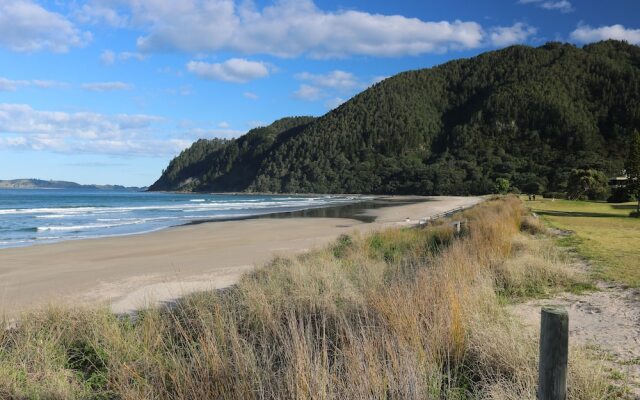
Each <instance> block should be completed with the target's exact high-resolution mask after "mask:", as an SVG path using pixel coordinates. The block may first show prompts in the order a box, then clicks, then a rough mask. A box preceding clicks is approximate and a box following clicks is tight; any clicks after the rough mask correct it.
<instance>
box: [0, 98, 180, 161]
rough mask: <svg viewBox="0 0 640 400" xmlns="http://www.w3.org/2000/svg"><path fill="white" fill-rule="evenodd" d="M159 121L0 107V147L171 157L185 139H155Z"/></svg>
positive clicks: (144, 117)
mask: <svg viewBox="0 0 640 400" xmlns="http://www.w3.org/2000/svg"><path fill="white" fill-rule="evenodd" d="M162 120H163V119H162V118H160V117H157V116H152V115H144V114H118V115H105V114H99V113H91V112H78V113H66V112H58V111H40V110H36V109H34V108H32V107H31V106H29V105H25V104H0V148H11V149H24V150H49V151H57V152H88V153H96V154H115V155H141V156H158V155H163V156H166V155H173V154H176V153H177V152H179V151H180V150H182V149H184V148H185V147H187V146H189V145H190V144H191V142H192V141H191V140H190V139H189V138H158V137H156V136H155V135H154V133H155V131H154V130H153V129H154V126H155V124H157V123H159V122H161V121H162Z"/></svg>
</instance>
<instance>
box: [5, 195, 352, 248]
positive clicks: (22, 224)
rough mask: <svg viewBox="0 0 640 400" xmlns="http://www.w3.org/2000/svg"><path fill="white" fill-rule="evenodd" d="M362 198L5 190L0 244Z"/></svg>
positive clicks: (123, 231) (165, 225)
mask: <svg viewBox="0 0 640 400" xmlns="http://www.w3.org/2000/svg"><path fill="white" fill-rule="evenodd" d="M361 200H363V199H362V198H359V197H354V196H284V195H283V196H270V195H269V196H267V195H223V194H175V193H156V192H129V191H104V190H87V189H84V190H78V189H46V190H42V189H26V190H11V189H3V190H0V248H7V247H18V246H28V245H33V244H37V243H50V242H58V241H62V240H73V239H86V238H97V237H106V236H120V235H131V234H139V233H146V232H153V231H157V230H160V229H164V228H168V227H170V226H176V225H183V224H186V223H190V222H198V221H206V220H225V219H239V218H248V217H254V216H259V215H266V214H273V213H281V212H291V211H299V210H306V209H314V208H322V207H329V206H335V205H341V204H350V203H356V202H359V201H361Z"/></svg>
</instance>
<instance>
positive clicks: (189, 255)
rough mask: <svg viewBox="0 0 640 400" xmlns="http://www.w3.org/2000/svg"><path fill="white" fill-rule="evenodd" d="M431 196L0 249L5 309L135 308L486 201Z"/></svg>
mask: <svg viewBox="0 0 640 400" xmlns="http://www.w3.org/2000/svg"><path fill="white" fill-rule="evenodd" d="M414 199H417V198H414ZM422 199H425V198H422ZM429 199H431V200H432V201H428V202H420V203H415V204H408V205H400V206H392V207H386V208H380V209H375V210H368V211H367V214H370V215H374V216H376V221H375V222H374V223H368V224H367V223H363V222H360V221H357V220H354V219H344V218H286V219H250V220H242V221H226V222H211V223H203V224H199V225H187V226H180V227H175V228H170V229H166V230H163V231H160V232H154V233H148V234H140V235H132V236H120V237H112V238H101V239H86V240H76V241H67V242H61V243H54V244H43V245H34V246H30V247H23V248H13V249H4V250H0V314H6V315H8V316H12V315H15V314H16V313H17V312H19V311H20V310H23V309H25V308H30V307H34V306H40V305H44V304H48V303H55V304H60V303H67V304H97V303H101V302H107V303H108V304H110V306H111V308H112V309H113V310H114V311H115V312H128V311H133V310H135V309H137V308H140V307H143V306H145V305H149V304H156V303H158V302H164V301H171V300H174V299H176V298H179V297H180V296H182V295H184V294H186V293H190V292H194V291H201V290H206V289H210V288H221V287H225V286H228V285H231V284H233V283H234V282H236V281H237V280H238V278H239V277H240V276H241V275H242V274H243V273H244V272H246V271H249V270H251V269H252V268H253V267H254V266H256V265H261V264H264V263H265V262H267V261H268V260H269V259H271V258H272V257H273V256H274V255H275V254H282V253H288V254H290V253H294V252H301V251H306V250H309V249H311V248H314V247H319V246H323V245H326V244H327V243H328V242H330V241H331V240H333V239H335V238H336V237H337V236H339V235H340V234H343V233H349V232H352V231H354V230H358V231H362V232H364V231H371V230H375V229H380V228H382V227H385V226H389V225H411V224H417V223H418V221H419V220H420V219H421V218H425V217H429V216H432V215H435V214H438V213H441V212H443V211H448V210H453V209H456V208H458V207H468V206H471V205H473V204H476V203H478V202H479V201H481V198H478V197H432V198H429Z"/></svg>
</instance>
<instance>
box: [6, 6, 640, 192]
mask: <svg viewBox="0 0 640 400" xmlns="http://www.w3.org/2000/svg"><path fill="white" fill-rule="evenodd" d="M638 15H640V2H638V1H634V0H610V1H606V2H605V1H591V0H589V1H578V0H495V1H482V0H475V1H456V0H454V1H428V0H422V1H388V0H369V1H365V0H341V1H319V0H318V1H315V2H314V1H312V0H298V1H295V0H282V1H244V0H237V1H232V0H181V1H177V0H89V1H80V0H72V1H62V0H41V1H36V0H0V60H1V61H0V179H13V178H28V177H33V178H42V179H64V180H72V181H77V182H80V183H101V184H104V183H117V184H125V185H149V184H151V183H153V182H154V181H155V179H157V178H158V176H159V175H160V173H161V171H162V168H164V167H165V166H166V165H167V163H168V162H169V160H170V159H171V158H172V157H173V156H175V155H176V154H177V153H179V152H180V150H182V149H184V148H185V147H187V146H188V145H189V144H190V143H191V142H192V141H194V140H196V139H198V138H212V137H227V138H229V137H237V136H239V135H241V134H243V133H244V132H246V131H247V130H248V129H250V128H252V127H255V126H259V125H265V124H269V123H270V122H272V121H273V120H275V119H278V118H281V117H284V116H290V115H322V114H324V113H326V112H327V111H329V110H330V109H331V108H333V107H336V106H337V105H339V104H340V103H341V102H343V101H345V100H347V99H349V98H350V97H351V96H353V95H354V94H355V93H357V92H359V91H361V90H363V89H365V88H366V87H368V86H369V85H371V84H372V83H375V82H377V81H378V80H380V79H383V78H384V77H387V76H391V75H393V74H396V73H398V72H401V71H405V70H409V69H417V68H426V67H430V66H433V65H437V64H440V63H442V62H445V61H447V60H450V59H454V58H460V57H469V56H473V55H476V54H479V53H482V52H484V51H488V50H494V49H499V48H502V47H505V46H509V45H512V44H518V43H521V44H528V45H532V46H537V45H541V44H543V43H545V42H546V41H550V40H559V41H568V42H572V43H575V44H577V45H582V44H584V43H590V42H594V41H598V40H603V39H608V38H615V39H624V40H627V41H628V42H630V43H634V44H640V20H638Z"/></svg>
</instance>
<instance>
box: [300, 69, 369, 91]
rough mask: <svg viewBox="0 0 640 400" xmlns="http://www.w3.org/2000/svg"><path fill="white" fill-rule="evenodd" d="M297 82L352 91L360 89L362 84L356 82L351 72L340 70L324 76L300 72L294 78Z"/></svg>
mask: <svg viewBox="0 0 640 400" xmlns="http://www.w3.org/2000/svg"><path fill="white" fill-rule="evenodd" d="M294 77H295V78H296V79H298V80H303V81H309V82H311V83H312V84H314V85H315V86H322V87H328V88H333V89H338V90H352V89H355V88H359V87H362V86H363V85H362V83H360V82H359V81H358V79H357V78H356V76H355V75H353V74H352V73H351V72H345V71H340V70H335V71H331V72H329V73H326V74H312V73H309V72H302V73H299V74H296V75H295V76H294Z"/></svg>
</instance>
